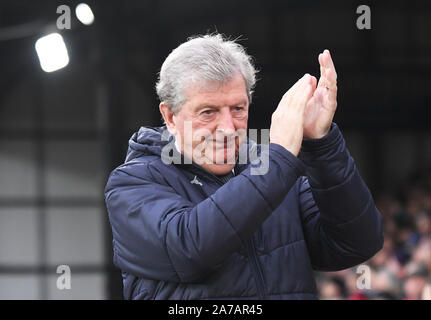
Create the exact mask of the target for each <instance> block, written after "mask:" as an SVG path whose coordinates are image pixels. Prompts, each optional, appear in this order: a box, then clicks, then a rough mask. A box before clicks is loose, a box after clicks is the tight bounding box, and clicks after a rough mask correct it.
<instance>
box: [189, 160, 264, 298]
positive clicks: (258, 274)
mask: <svg viewBox="0 0 431 320" xmlns="http://www.w3.org/2000/svg"><path fill="white" fill-rule="evenodd" d="M193 167H194V168H196V169H198V170H199V171H200V172H199V173H200V174H201V176H202V175H205V174H207V176H209V177H211V178H212V179H214V180H215V181H216V182H217V184H219V185H220V186H222V185H223V184H224V183H223V181H221V180H220V179H219V178H218V177H217V176H216V175H213V174H211V173H207V172H205V173H203V172H202V171H201V169H200V168H199V167H198V166H196V165H194V164H193ZM247 251H248V256H249V259H250V261H251V263H252V271H253V273H254V278H255V280H256V287H257V295H258V297H259V299H260V300H264V299H265V280H264V278H263V273H262V269H261V267H260V264H259V260H258V259H257V255H256V247H255V246H254V240H253V236H252V237H251V238H250V241H249V242H248V243H247Z"/></svg>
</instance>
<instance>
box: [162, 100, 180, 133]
mask: <svg viewBox="0 0 431 320" xmlns="http://www.w3.org/2000/svg"><path fill="white" fill-rule="evenodd" d="M159 110H160V113H161V114H162V117H163V120H165V124H166V127H167V128H168V130H169V133H170V134H172V135H174V136H175V135H176V133H177V129H176V125H175V121H174V113H173V112H172V110H171V108H170V107H169V106H168V105H167V104H166V103H165V102H163V101H162V102H160V105H159Z"/></svg>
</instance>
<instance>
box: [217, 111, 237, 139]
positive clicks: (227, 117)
mask: <svg viewBox="0 0 431 320" xmlns="http://www.w3.org/2000/svg"><path fill="white" fill-rule="evenodd" d="M217 131H218V132H220V133H222V134H223V135H225V136H229V135H233V134H234V133H235V125H234V123H233V118H232V114H231V113H230V110H229V111H224V112H222V113H221V117H220V118H219V123H218V124H217Z"/></svg>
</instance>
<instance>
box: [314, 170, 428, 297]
mask: <svg viewBox="0 0 431 320" xmlns="http://www.w3.org/2000/svg"><path fill="white" fill-rule="evenodd" d="M375 202H376V206H377V208H378V209H379V210H380V212H381V213H382V215H383V230H384V245H383V248H382V250H380V251H379V252H378V253H377V254H376V255H375V256H374V257H372V258H371V259H369V260H368V261H366V262H365V263H363V264H362V265H361V266H356V267H353V268H351V269H346V270H342V271H338V272H325V273H323V272H322V273H321V272H318V273H316V280H317V287H318V291H319V297H320V299H351V300H375V299H384V300H431V170H426V171H422V172H421V173H419V174H416V175H415V176H413V177H412V178H411V179H409V181H408V182H407V183H406V184H404V186H403V187H402V188H400V190H398V191H396V192H385V193H382V194H380V195H377V196H376V198H375ZM364 236H365V237H366V236H367V235H366V234H365V235H364ZM366 277H369V279H366Z"/></svg>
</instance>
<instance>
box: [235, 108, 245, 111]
mask: <svg viewBox="0 0 431 320" xmlns="http://www.w3.org/2000/svg"><path fill="white" fill-rule="evenodd" d="M234 109H235V111H241V110H243V109H244V108H243V107H235V108H234Z"/></svg>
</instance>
